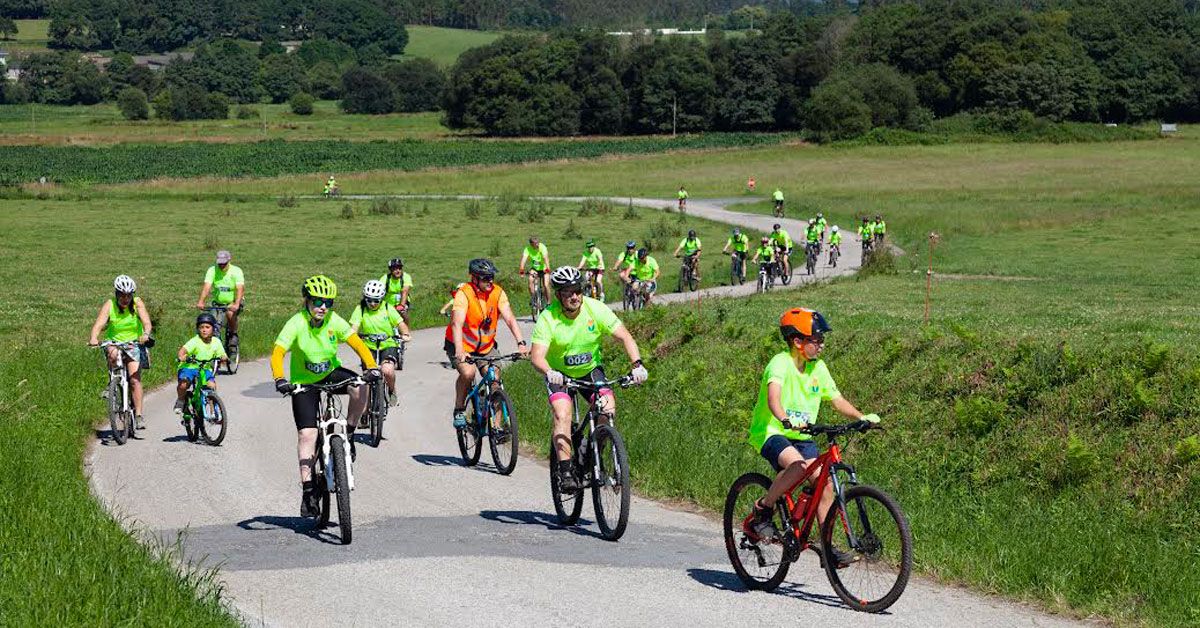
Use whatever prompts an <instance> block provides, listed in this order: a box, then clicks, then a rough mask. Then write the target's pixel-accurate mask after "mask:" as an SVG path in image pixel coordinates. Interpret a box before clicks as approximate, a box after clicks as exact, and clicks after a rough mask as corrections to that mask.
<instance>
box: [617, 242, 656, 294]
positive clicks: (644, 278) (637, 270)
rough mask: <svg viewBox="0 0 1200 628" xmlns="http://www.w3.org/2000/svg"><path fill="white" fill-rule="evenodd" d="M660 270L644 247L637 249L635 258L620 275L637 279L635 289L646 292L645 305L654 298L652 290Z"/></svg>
mask: <svg viewBox="0 0 1200 628" xmlns="http://www.w3.org/2000/svg"><path fill="white" fill-rule="evenodd" d="M661 274H662V271H661V270H659V269H658V260H656V259H654V258H653V257H651V256H650V252H649V251H647V250H646V249H644V248H641V249H638V252H637V259H636V260H634V262H633V263H632V264H630V265H629V266H628V267H627V268H626V269H625V272H623V273H622V275H621V276H622V277H624V278H625V280H626V281H635V280H636V281H637V282H638V285H637V289H639V290H641V291H642V292H644V293H645V294H646V305H650V301H651V300H652V299H653V298H654V291H655V290H657V289H658V276H659V275H661Z"/></svg>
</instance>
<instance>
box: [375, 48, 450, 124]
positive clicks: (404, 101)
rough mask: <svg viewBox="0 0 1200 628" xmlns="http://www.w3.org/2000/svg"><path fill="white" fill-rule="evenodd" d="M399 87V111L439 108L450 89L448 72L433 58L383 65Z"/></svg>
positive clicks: (397, 103)
mask: <svg viewBox="0 0 1200 628" xmlns="http://www.w3.org/2000/svg"><path fill="white" fill-rule="evenodd" d="M381 74H382V75H383V77H384V78H385V79H387V80H388V82H390V83H391V84H392V87H394V88H395V90H396V111H406V112H412V111H436V110H437V109H438V104H439V102H440V101H441V97H442V91H443V90H444V89H445V88H446V73H445V72H443V71H442V69H441V68H439V67H438V66H437V64H436V63H434V62H433V61H430V60H429V59H409V60H406V61H401V62H399V63H389V64H387V65H386V66H384V67H383V70H382V72H381Z"/></svg>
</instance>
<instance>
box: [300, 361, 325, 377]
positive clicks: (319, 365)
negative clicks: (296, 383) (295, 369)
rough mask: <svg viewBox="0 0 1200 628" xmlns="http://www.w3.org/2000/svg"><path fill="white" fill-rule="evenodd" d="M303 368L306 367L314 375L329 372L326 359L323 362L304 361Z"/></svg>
mask: <svg viewBox="0 0 1200 628" xmlns="http://www.w3.org/2000/svg"><path fill="white" fill-rule="evenodd" d="M304 368H306V369H308V372H309V373H313V374H315V375H321V374H322V373H328V372H329V361H328V360H326V361H324V362H305V363H304Z"/></svg>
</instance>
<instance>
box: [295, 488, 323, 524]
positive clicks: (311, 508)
mask: <svg viewBox="0 0 1200 628" xmlns="http://www.w3.org/2000/svg"><path fill="white" fill-rule="evenodd" d="M304 484H305V486H304V490H303V492H302V493H301V494H300V516H301V517H307V518H310V519H315V518H317V517H319V516H321V493H320V491H318V490H317V486H316V484H315V483H314V482H312V481H308V482H305V483H304Z"/></svg>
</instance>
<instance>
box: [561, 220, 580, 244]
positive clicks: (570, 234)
mask: <svg viewBox="0 0 1200 628" xmlns="http://www.w3.org/2000/svg"><path fill="white" fill-rule="evenodd" d="M563 237H564V238H566V239H568V240H582V239H583V234H581V233H579V227H576V226H575V219H574V218H572V219H570V220H568V221H567V229H566V230H565V231H563Z"/></svg>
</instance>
